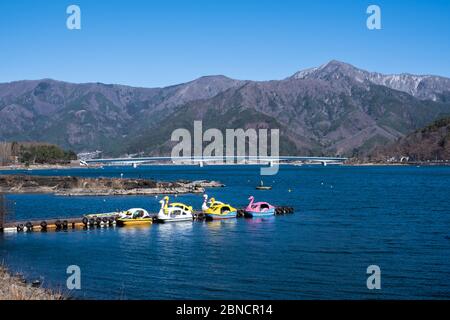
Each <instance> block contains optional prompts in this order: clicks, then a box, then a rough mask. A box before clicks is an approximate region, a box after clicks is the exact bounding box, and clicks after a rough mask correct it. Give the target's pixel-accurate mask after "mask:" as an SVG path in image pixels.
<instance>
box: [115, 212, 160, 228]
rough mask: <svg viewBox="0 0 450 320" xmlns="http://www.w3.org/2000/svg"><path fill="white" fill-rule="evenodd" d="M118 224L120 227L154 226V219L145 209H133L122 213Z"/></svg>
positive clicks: (117, 221)
mask: <svg viewBox="0 0 450 320" xmlns="http://www.w3.org/2000/svg"><path fill="white" fill-rule="evenodd" d="M116 223H117V225H119V226H132V225H142V224H152V223H153V217H151V216H150V214H149V213H148V212H147V210H145V209H141V208H133V209H129V210H127V211H124V212H122V214H121V215H120V217H119V218H118V219H117V220H116Z"/></svg>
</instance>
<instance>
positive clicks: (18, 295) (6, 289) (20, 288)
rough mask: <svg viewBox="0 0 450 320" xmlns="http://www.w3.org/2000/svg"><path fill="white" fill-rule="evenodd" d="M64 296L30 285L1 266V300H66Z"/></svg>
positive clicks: (36, 285)
mask: <svg viewBox="0 0 450 320" xmlns="http://www.w3.org/2000/svg"><path fill="white" fill-rule="evenodd" d="M65 299H67V298H66V297H65V296H64V295H63V294H61V293H58V292H53V291H52V290H49V289H44V288H41V287H40V283H28V282H27V281H26V280H25V279H24V278H23V277H22V276H20V275H12V274H11V273H10V272H9V271H8V270H7V268H6V267H5V266H3V265H0V300H65Z"/></svg>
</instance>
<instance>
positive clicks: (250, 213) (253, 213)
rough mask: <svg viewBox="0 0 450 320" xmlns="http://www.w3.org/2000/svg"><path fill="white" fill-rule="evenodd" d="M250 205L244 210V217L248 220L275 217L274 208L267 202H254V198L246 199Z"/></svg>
mask: <svg viewBox="0 0 450 320" xmlns="http://www.w3.org/2000/svg"><path fill="white" fill-rule="evenodd" d="M248 200H250V203H249V204H248V206H247V207H246V208H245V209H244V215H245V216H246V217H249V218H253V217H255V218H259V217H270V216H273V215H275V207H274V206H272V205H271V204H269V203H268V202H254V201H255V198H254V197H253V196H251V197H250V198H248Z"/></svg>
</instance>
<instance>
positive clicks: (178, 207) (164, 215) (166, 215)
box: [156, 196, 194, 222]
mask: <svg viewBox="0 0 450 320" xmlns="http://www.w3.org/2000/svg"><path fill="white" fill-rule="evenodd" d="M159 203H160V204H161V209H159V212H158V215H157V216H156V219H157V221H158V222H177V221H192V220H194V214H193V210H192V207H191V206H188V205H185V204H184V203H180V202H174V203H169V197H167V196H166V197H164V200H161V201H160V202H159Z"/></svg>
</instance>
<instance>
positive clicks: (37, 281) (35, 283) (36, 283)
mask: <svg viewBox="0 0 450 320" xmlns="http://www.w3.org/2000/svg"><path fill="white" fill-rule="evenodd" d="M31 286H32V287H33V288H38V287H40V286H41V280H34V281H33V282H31Z"/></svg>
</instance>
